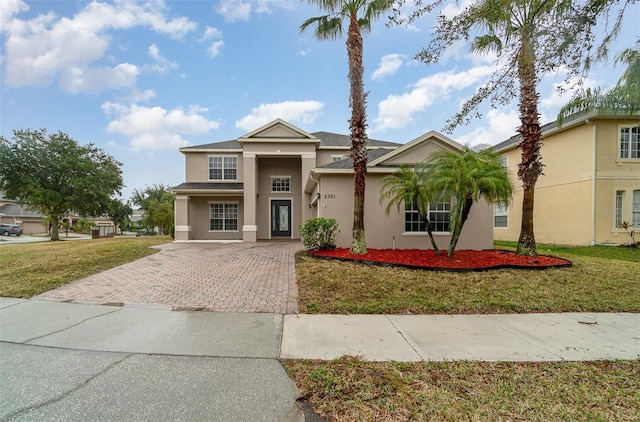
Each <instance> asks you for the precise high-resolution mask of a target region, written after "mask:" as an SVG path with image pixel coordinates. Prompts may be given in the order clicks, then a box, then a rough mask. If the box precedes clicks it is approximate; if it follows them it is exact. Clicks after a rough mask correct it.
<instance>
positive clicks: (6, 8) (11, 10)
mask: <svg viewBox="0 0 640 422" xmlns="http://www.w3.org/2000/svg"><path fill="white" fill-rule="evenodd" d="M27 10H29V5H28V4H27V3H25V2H23V1H22V0H3V1H2V2H0V33H2V32H5V31H6V28H7V26H8V25H9V23H10V22H11V20H12V19H13V16H14V15H17V14H18V13H20V12H26V11H27Z"/></svg>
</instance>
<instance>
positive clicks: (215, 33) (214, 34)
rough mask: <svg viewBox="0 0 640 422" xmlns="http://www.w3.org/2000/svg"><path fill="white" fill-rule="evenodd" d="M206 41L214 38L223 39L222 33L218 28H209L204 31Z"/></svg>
mask: <svg viewBox="0 0 640 422" xmlns="http://www.w3.org/2000/svg"><path fill="white" fill-rule="evenodd" d="M202 38H203V39H204V40H210V39H214V38H222V31H221V30H219V29H218V28H213V27H211V26H207V27H206V29H205V30H204V35H203V36H202Z"/></svg>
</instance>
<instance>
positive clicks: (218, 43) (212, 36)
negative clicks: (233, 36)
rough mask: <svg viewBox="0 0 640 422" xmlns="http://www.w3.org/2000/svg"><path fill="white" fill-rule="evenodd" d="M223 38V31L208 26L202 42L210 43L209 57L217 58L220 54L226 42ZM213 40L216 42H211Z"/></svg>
mask: <svg viewBox="0 0 640 422" xmlns="http://www.w3.org/2000/svg"><path fill="white" fill-rule="evenodd" d="M221 38H222V31H220V30H219V29H218V28H213V27H211V26H207V28H206V29H205V31H204V35H203V36H202V39H201V41H202V42H209V46H208V47H207V50H206V52H207V55H208V56H209V57H216V56H217V55H218V54H220V50H222V47H223V46H224V41H222V40H221ZM211 40H215V41H213V42H210V41H211Z"/></svg>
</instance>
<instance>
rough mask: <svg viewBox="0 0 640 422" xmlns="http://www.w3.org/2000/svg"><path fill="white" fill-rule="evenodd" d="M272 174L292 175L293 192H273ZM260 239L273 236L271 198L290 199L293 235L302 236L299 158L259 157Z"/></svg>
mask: <svg viewBox="0 0 640 422" xmlns="http://www.w3.org/2000/svg"><path fill="white" fill-rule="evenodd" d="M271 176H291V192H271ZM257 193H258V201H257V205H258V214H257V216H256V222H257V225H258V233H257V237H258V239H269V238H270V237H271V222H270V216H271V208H270V205H271V200H272V199H290V200H291V201H292V209H291V220H292V221H291V228H292V237H293V238H294V239H299V238H300V230H299V229H298V226H299V225H300V224H302V223H301V222H300V220H301V215H302V208H301V206H302V175H301V160H300V158H299V157H297V158H258V192H257Z"/></svg>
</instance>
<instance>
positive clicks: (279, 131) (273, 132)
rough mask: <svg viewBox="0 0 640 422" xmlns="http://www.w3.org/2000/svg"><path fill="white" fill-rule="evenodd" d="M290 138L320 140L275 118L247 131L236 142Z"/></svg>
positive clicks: (316, 141)
mask: <svg viewBox="0 0 640 422" xmlns="http://www.w3.org/2000/svg"><path fill="white" fill-rule="evenodd" d="M287 140H292V141H294V140H295V141H296V142H300V141H301V140H309V141H311V142H315V143H319V142H320V140H319V139H318V138H316V137H315V136H313V135H311V134H310V133H307V132H305V131H304V130H302V129H300V128H297V127H295V126H293V125H292V124H290V123H288V122H285V121H284V120H282V119H276V120H274V121H272V122H271V123H267V124H266V125H264V126H262V127H260V128H258V129H256V130H254V131H252V132H249V133H247V134H246V135H243V136H241V137H240V138H238V142H240V143H243V142H256V141H257V142H261V141H262V142H265V141H266V142H273V141H277V142H283V141H284V142H286V141H287Z"/></svg>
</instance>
